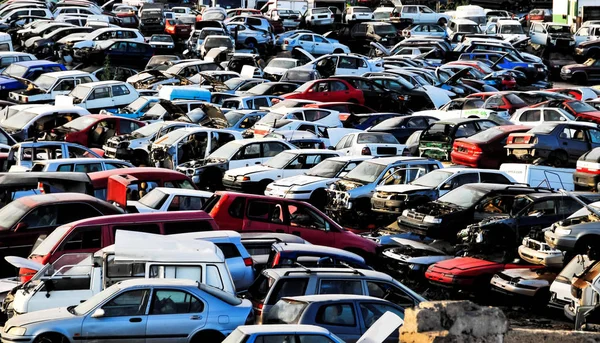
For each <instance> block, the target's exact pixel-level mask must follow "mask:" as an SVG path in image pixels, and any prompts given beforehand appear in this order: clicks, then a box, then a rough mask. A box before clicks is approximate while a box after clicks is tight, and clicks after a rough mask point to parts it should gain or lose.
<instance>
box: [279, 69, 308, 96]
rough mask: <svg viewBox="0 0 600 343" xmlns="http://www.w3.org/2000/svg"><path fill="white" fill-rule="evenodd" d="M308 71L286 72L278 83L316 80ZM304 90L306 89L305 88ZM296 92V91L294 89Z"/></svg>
mask: <svg viewBox="0 0 600 343" xmlns="http://www.w3.org/2000/svg"><path fill="white" fill-rule="evenodd" d="M313 75H314V74H313V72H312V71H310V70H288V71H287V72H286V73H285V74H284V75H283V76H282V77H281V80H280V81H311V80H314V79H316V78H315V77H313ZM305 89H306V88H305ZM296 91H298V89H296Z"/></svg>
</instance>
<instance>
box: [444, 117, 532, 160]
mask: <svg viewBox="0 0 600 343" xmlns="http://www.w3.org/2000/svg"><path fill="white" fill-rule="evenodd" d="M529 130H531V127H529V126H524V125H504V126H495V127H492V128H489V129H487V130H485V131H481V132H479V133H476V134H474V135H473V136H471V137H466V138H458V139H456V140H455V141H454V145H453V146H452V153H451V154H450V157H451V159H452V163H454V164H460V165H463V166H468V167H473V168H489V169H498V168H499V167H500V165H501V164H502V163H505V162H508V156H507V155H506V150H505V149H504V145H506V139H507V138H508V135H510V134H511V133H515V132H527V131H529Z"/></svg>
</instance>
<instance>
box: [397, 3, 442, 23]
mask: <svg viewBox="0 0 600 343" xmlns="http://www.w3.org/2000/svg"><path fill="white" fill-rule="evenodd" d="M400 18H402V19H412V22H413V24H438V25H444V24H446V23H448V22H449V21H450V16H449V15H448V14H446V13H436V12H435V11H434V10H432V9H431V8H429V7H427V6H422V5H408V6H406V5H405V6H398V7H395V8H394V10H393V11H392V16H391V20H392V21H398V20H399V19H400Z"/></svg>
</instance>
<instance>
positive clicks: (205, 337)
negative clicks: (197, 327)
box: [190, 331, 225, 343]
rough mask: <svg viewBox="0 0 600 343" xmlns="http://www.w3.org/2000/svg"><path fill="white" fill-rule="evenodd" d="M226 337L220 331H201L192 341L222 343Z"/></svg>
mask: <svg viewBox="0 0 600 343" xmlns="http://www.w3.org/2000/svg"><path fill="white" fill-rule="evenodd" d="M224 339H225V336H224V335H223V334H222V333H220V332H218V331H200V332H198V333H197V334H196V335H195V336H194V337H192V339H191V340H190V342H191V343H221V342H222V341H223V340H224Z"/></svg>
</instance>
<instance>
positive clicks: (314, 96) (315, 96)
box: [304, 81, 335, 102]
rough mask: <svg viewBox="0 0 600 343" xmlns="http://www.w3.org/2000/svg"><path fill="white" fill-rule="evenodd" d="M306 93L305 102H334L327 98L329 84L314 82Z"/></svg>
mask: <svg viewBox="0 0 600 343" xmlns="http://www.w3.org/2000/svg"><path fill="white" fill-rule="evenodd" d="M306 92H307V93H306V96H305V97H304V98H305V99H307V100H314V101H321V102H330V101H335V100H333V99H330V98H329V97H328V95H329V94H328V93H329V83H328V82H327V81H318V82H315V83H314V84H313V85H312V87H310V88H309V89H308V90H307V91H306Z"/></svg>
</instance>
